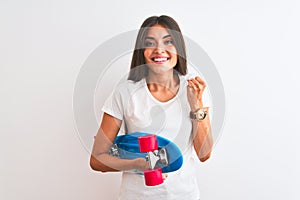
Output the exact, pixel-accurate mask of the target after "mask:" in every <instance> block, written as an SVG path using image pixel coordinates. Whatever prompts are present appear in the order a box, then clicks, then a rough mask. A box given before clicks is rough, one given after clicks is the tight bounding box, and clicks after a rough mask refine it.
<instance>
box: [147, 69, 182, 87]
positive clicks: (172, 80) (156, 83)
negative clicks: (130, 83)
mask: <svg viewBox="0 0 300 200" xmlns="http://www.w3.org/2000/svg"><path fill="white" fill-rule="evenodd" d="M146 81H147V85H148V87H149V88H153V87H154V88H156V89H160V88H161V89H169V90H173V89H176V88H177V87H178V84H179V77H178V75H177V74H174V73H173V71H170V73H165V74H153V73H151V71H150V70H149V74H148V76H147V78H146Z"/></svg>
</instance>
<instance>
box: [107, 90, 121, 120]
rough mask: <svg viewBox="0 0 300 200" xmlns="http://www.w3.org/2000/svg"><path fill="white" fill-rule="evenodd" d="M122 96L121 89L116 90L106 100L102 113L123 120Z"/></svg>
mask: <svg viewBox="0 0 300 200" xmlns="http://www.w3.org/2000/svg"><path fill="white" fill-rule="evenodd" d="M122 105H123V104H122V95H121V93H120V88H118V87H117V88H116V89H115V90H114V91H113V92H112V93H111V95H110V96H109V97H108V98H107V99H106V101H105V103H104V105H103V107H102V111H103V112H105V113H107V114H109V115H111V116H113V117H115V118H117V119H119V120H123V113H124V112H123V106H122Z"/></svg>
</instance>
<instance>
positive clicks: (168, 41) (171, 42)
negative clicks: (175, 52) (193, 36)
mask: <svg viewBox="0 0 300 200" xmlns="http://www.w3.org/2000/svg"><path fill="white" fill-rule="evenodd" d="M165 44H166V45H169V44H173V40H166V41H165Z"/></svg>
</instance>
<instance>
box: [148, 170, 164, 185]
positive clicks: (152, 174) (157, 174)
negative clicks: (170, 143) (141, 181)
mask: <svg viewBox="0 0 300 200" xmlns="http://www.w3.org/2000/svg"><path fill="white" fill-rule="evenodd" d="M144 176H145V184H146V185H147V186H155V185H159V184H162V183H163V182H164V180H163V177H162V169H161V168H157V169H153V170H145V171H144Z"/></svg>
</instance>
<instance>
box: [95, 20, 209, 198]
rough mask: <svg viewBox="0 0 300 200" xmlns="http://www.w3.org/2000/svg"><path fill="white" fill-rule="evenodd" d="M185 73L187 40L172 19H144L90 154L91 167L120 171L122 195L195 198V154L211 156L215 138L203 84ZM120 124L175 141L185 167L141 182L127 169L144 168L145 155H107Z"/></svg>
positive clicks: (108, 102) (105, 109) (200, 156)
mask: <svg viewBox="0 0 300 200" xmlns="http://www.w3.org/2000/svg"><path fill="white" fill-rule="evenodd" d="M186 74H187V61H186V52H185V44H184V40H183V36H182V34H181V31H180V28H179V26H178V24H177V23H176V21H175V20H174V19H172V18H171V17H168V16H165V15H163V16H159V17H156V16H153V17H149V18H148V19H146V20H145V21H144V23H143V24H142V26H141V28H140V30H139V33H138V36H137V40H136V46H135V50H134V53H133V57H132V62H131V69H130V73H129V77H128V80H126V81H125V82H124V83H121V84H119V85H118V86H117V88H116V89H115V91H114V93H113V95H112V96H111V97H110V98H109V99H108V100H107V101H106V103H105V105H104V107H103V109H102V110H103V112H104V114H103V118H102V122H101V125H100V128H99V131H98V133H97V136H96V139H95V142H94V146H93V150H92V155H91V159H90V165H91V168H92V169H93V170H96V171H101V172H112V171H123V175H122V185H121V192H120V199H130V200H134V199H143V200H147V199H151V200H152V199H156V198H160V199H164V200H165V199H181V200H182V199H189V200H197V199H199V191H198V186H197V181H196V177H195V176H194V173H195V172H196V170H197V163H196V159H199V160H200V161H202V162H204V161H206V160H207V159H208V158H209V157H210V154H211V150H212V145H213V141H212V134H211V128H210V120H209V109H208V107H204V105H203V92H204V89H205V87H206V84H205V82H204V81H203V80H202V79H201V78H200V77H196V78H190V79H187V78H186V76H185V75H186ZM122 123H123V125H124V127H125V131H126V132H127V133H131V132H136V131H138V132H148V133H155V134H158V135H161V136H163V137H165V138H168V139H170V140H172V141H173V142H175V143H176V144H177V145H178V146H179V147H180V149H181V150H182V152H183V156H184V164H183V166H182V167H181V168H180V169H179V170H178V171H175V172H171V173H168V174H165V175H164V178H165V181H164V183H163V184H161V185H158V186H155V187H147V186H145V184H144V179H143V177H142V176H141V175H139V174H135V173H132V172H129V171H130V170H146V169H148V168H149V167H148V164H147V162H146V160H145V159H144V158H138V159H133V160H125V159H119V158H116V157H112V156H111V155H109V154H108V151H109V148H110V146H111V144H112V142H113V140H114V139H115V137H116V136H117V134H118V132H119V130H120V127H121V124H122Z"/></svg>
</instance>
